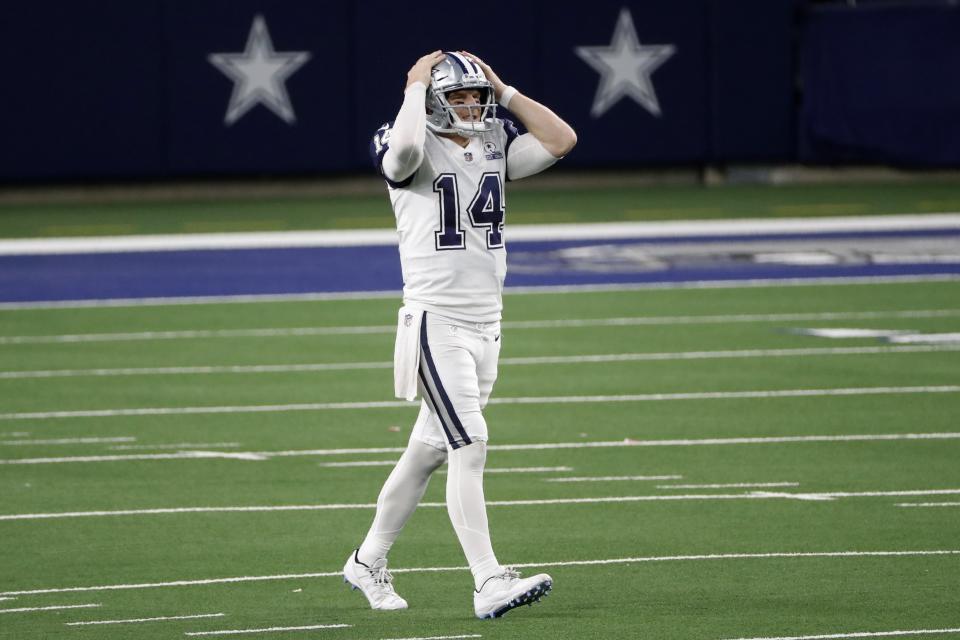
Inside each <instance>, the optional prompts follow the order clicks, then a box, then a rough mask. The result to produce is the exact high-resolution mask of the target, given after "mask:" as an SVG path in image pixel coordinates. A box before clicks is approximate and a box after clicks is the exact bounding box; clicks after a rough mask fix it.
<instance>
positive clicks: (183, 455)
mask: <svg viewBox="0 0 960 640" xmlns="http://www.w3.org/2000/svg"><path fill="white" fill-rule="evenodd" d="M957 439H960V433H957V432H946V433H883V434H851V435H816V436H762V437H748V438H700V439H679V440H633V439H631V438H625V439H623V440H612V441H596V442H543V443H528V444H494V445H490V446H488V447H487V449H488V450H489V451H543V450H550V449H598V448H619V447H699V446H727V445H744V444H793V443H805V442H874V441H875V442H890V441H901V440H908V441H909V440H957ZM404 450H405V448H404V447H372V448H366V449H296V450H288V451H245V452H240V451H238V452H234V453H221V452H211V451H179V452H177V453H138V454H125V455H112V456H71V457H63V458H8V459H0V465H4V464H66V463H73V462H123V461H130V460H199V459H204V458H212V457H221V458H232V459H237V460H265V459H267V460H268V459H271V458H287V457H300V456H336V455H345V454H374V453H403V451H404Z"/></svg>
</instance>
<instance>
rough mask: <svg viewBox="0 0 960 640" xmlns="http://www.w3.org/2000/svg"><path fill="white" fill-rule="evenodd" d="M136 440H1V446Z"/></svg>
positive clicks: (130, 438)
mask: <svg viewBox="0 0 960 640" xmlns="http://www.w3.org/2000/svg"><path fill="white" fill-rule="evenodd" d="M136 440H137V439H136V438H132V437H118V438H57V439H51V440H0V445H5V446H16V445H48V444H104V443H109V442H136Z"/></svg>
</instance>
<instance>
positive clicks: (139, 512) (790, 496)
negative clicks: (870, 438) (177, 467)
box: [0, 489, 960, 521]
mask: <svg viewBox="0 0 960 640" xmlns="http://www.w3.org/2000/svg"><path fill="white" fill-rule="evenodd" d="M940 495H960V489H909V490H898V491H834V492H821V493H788V492H773V491H751V492H744V493H693V494H675V495H670V494H668V495H663V494H657V495H641V496H606V497H598V498H549V499H542V500H534V499H531V500H488V501H487V506H488V507H516V506H543V505H556V504H605V503H618V502H621V503H630V502H679V501H688V500H812V501H831V500H836V499H837V498H883V497H893V496H940ZM418 506H419V507H420V508H422V509H446V507H447V503H446V502H421V503H420V504H419V505H418ZM376 508H377V505H376V503H326V504H290V505H246V506H227V507H168V508H156V509H120V510H115V511H56V512H51V513H8V514H3V515H0V521H5V520H54V519H62V518H106V517H120V516H153V515H174V514H187V513H269V512H288V511H349V510H357V509H376Z"/></svg>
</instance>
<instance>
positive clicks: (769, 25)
mask: <svg viewBox="0 0 960 640" xmlns="http://www.w3.org/2000/svg"><path fill="white" fill-rule="evenodd" d="M421 6H422V10H414V9H411V8H409V7H407V6H404V5H401V4H398V3H393V2H386V1H380V0H358V1H357V2H352V3H318V2H308V1H306V0H137V1H136V2H131V1H130V0H97V1H96V2H66V1H65V0H30V1H29V2H28V1H27V0H11V2H10V3H8V4H7V6H6V7H5V10H4V12H3V13H4V15H3V16H2V17H0V54H2V56H3V57H2V59H3V60H4V62H5V64H4V72H3V80H4V82H3V85H4V88H3V91H2V94H0V95H2V100H0V113H2V118H0V149H2V150H0V181H4V182H14V181H31V180H39V181H46V180H79V179H107V180H110V179H130V178H161V179H162V178H168V177H190V176H213V175H218V176H224V175H226V176H230V175H237V176H250V175H287V174H316V173H338V172H340V173H342V172H356V171H365V170H368V168H369V166H370V164H369V158H368V141H369V139H370V137H371V135H372V133H373V132H374V131H375V130H376V128H377V127H378V126H379V125H380V124H381V123H382V122H384V121H386V120H390V119H392V118H393V116H394V114H395V113H396V111H397V108H398V107H399V104H400V101H401V98H402V89H403V86H404V82H405V78H406V72H407V70H408V68H409V67H410V66H411V64H412V63H413V62H414V61H415V60H416V59H417V58H418V57H419V56H420V55H422V54H423V53H425V52H426V51H429V50H432V49H437V48H443V49H451V48H457V49H465V50H469V51H473V52H475V53H477V54H478V55H481V56H482V57H484V58H485V59H486V60H487V61H488V62H490V63H491V65H492V66H493V68H494V69H495V70H497V71H498V72H499V73H500V74H501V76H502V77H503V78H504V80H506V81H507V82H509V83H511V84H513V85H515V86H517V87H518V88H519V89H521V90H522V91H524V92H525V93H527V94H529V95H531V96H533V97H534V98H537V99H539V100H541V101H542V102H544V103H545V104H547V105H549V106H550V107H551V108H553V109H554V110H555V111H557V112H558V113H559V114H560V115H562V116H563V117H564V118H565V119H567V120H568V121H570V122H571V123H572V124H573V125H574V127H575V128H576V130H577V131H578V133H579V135H580V144H579V146H578V147H577V149H576V151H575V152H574V153H573V154H572V155H571V156H570V157H569V158H568V159H567V160H566V161H565V163H564V164H565V166H567V167H580V168H598V167H608V168H623V167H650V166H688V165H701V164H706V163H718V164H723V163H746V162H796V161H803V162H808V163H837V162H858V163H863V162H868V163H869V162H878V163H888V164H902V165H910V166H958V165H960V117H958V116H960V83H958V82H957V81H956V78H957V76H956V70H957V69H958V68H960V6H958V5H957V4H956V3H955V2H949V1H948V0H945V1H944V2H924V1H917V2H911V3H909V4H907V5H903V4H896V3H894V4H891V3H887V2H879V1H878V2H874V3H868V4H866V5H864V4H863V3H861V4H860V6H858V7H855V8H851V7H846V6H831V5H829V4H817V5H810V4H808V3H806V2H803V0H644V1H642V2H639V1H638V2H623V1H622V0H621V1H616V2H614V1H611V0H593V1H591V2H589V3H575V4H570V5H567V4H564V3H557V2H545V1H544V2H517V3H499V4H497V5H473V7H472V8H470V9H469V10H468V9H467V8H466V7H455V6H451V5H450V4H449V3H448V4H446V5H421ZM258 52H259V58H258ZM271 52H272V53H271ZM218 56H219V57H218ZM217 61H219V64H218V63H217ZM258 61H259V63H260V64H261V67H260V71H261V73H260V75H256V74H255V72H256V71H257V69H256V65H257V64H258ZM264 64H266V65H268V67H269V65H273V66H272V67H269V68H268V67H264V66H263V65H264ZM264 69H267V70H272V71H273V73H272V74H270V73H266V72H265V71H264ZM231 70H232V73H231ZM618 71H619V74H618V73H617V72H618ZM244 73H247V74H248V75H244ZM253 77H259V78H266V79H267V80H269V79H271V78H272V79H273V82H272V83H271V82H267V81H264V83H263V86H262V87H260V89H259V90H254V89H255V87H254V86H253V85H250V84H247V85H245V84H244V82H243V81H242V80H243V79H244V78H247V79H250V78H253ZM245 90H246V92H245Z"/></svg>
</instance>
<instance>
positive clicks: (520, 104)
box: [343, 51, 577, 618]
mask: <svg viewBox="0 0 960 640" xmlns="http://www.w3.org/2000/svg"><path fill="white" fill-rule="evenodd" d="M498 105H500V106H503V107H504V108H509V109H510V111H511V112H512V113H513V114H515V115H516V117H517V118H518V119H519V120H520V122H521V123H522V124H523V125H524V127H526V129H527V131H528V133H524V134H523V135H519V133H518V131H517V129H516V128H515V127H514V125H513V123H512V122H510V121H509V120H505V119H499V118H497V117H496V110H497V106H498ZM576 142H577V137H576V134H575V133H574V131H573V129H572V128H571V127H570V126H569V125H568V124H567V123H566V122H564V121H563V120H562V119H560V118H559V117H558V116H557V115H556V114H555V113H553V112H552V111H551V110H550V109H548V108H547V107H545V106H543V105H542V104H540V103H538V102H536V101H534V100H533V99H531V98H529V97H527V96H525V95H523V94H521V93H520V92H518V91H517V90H516V89H515V88H513V87H511V86H508V85H506V84H505V83H504V82H503V81H502V80H501V79H500V78H499V77H498V76H497V74H496V73H494V72H493V70H492V69H491V68H490V66H489V65H487V64H486V63H485V62H484V61H483V60H481V59H480V58H478V57H477V56H476V55H473V54H471V53H468V52H465V51H459V52H449V51H448V52H442V51H434V52H432V53H429V54H427V55H425V56H423V57H422V58H420V59H419V60H418V61H417V62H416V64H414V65H413V67H412V68H411V69H410V71H409V72H408V73H407V85H406V89H405V91H404V99H403V104H402V106H401V107H400V111H399V113H398V114H397V117H396V119H395V120H394V121H393V122H390V123H387V124H384V125H383V126H382V127H380V129H379V130H377V132H376V134H375V135H374V137H373V141H372V144H371V154H372V156H373V161H374V164H375V165H376V167H377V169H378V170H379V172H380V174H381V175H382V176H383V178H384V180H385V181H386V183H387V187H388V192H389V195H390V202H391V204H392V206H393V211H394V214H395V216H396V219H397V231H398V233H399V236H400V261H401V268H402V271H403V282H404V287H403V302H404V304H403V307H402V308H401V309H400V313H399V318H398V326H397V341H396V349H395V352H394V380H395V392H396V395H397V397H401V398H406V399H407V400H413V399H415V398H416V396H417V395H418V394H419V395H420V397H421V403H420V414H419V416H418V418H417V421H416V424H415V425H414V427H413V432H412V434H411V437H410V441H409V444H408V446H407V448H406V450H405V451H404V453H403V455H402V456H401V458H400V461H399V462H398V463H397V465H396V467H395V468H394V469H393V471H392V472H391V474H390V476H389V477H388V478H387V481H386V483H385V484H384V486H383V489H382V490H381V492H380V496H379V498H378V500H377V512H376V516H375V517H374V520H373V524H372V526H371V527H370V530H369V532H368V533H367V536H366V538H365V539H364V541H363V543H362V544H361V545H360V547H359V548H358V549H356V550H355V551H354V552H352V553H351V554H350V557H349V558H348V559H347V562H346V565H345V566H344V568H343V575H344V580H345V581H346V582H348V583H349V584H350V585H351V586H352V587H353V588H354V589H360V590H361V591H362V592H363V594H364V595H365V596H366V597H367V599H368V600H369V602H370V606H371V607H372V608H374V609H405V608H407V602H406V601H405V600H404V599H403V598H401V597H400V596H399V595H398V594H397V593H396V591H395V589H394V586H393V579H392V576H391V574H390V572H389V571H388V570H387V552H388V551H389V550H390V547H391V546H392V545H393V543H394V541H395V540H396V539H397V537H398V536H399V534H400V531H401V530H402V529H403V526H404V524H406V522H407V520H408V519H409V518H410V516H411V515H412V514H413V511H414V510H415V509H416V507H417V504H418V503H419V502H420V499H421V498H422V497H423V494H424V491H426V488H427V483H428V481H429V479H430V476H431V474H432V473H433V472H434V471H436V470H437V469H438V468H439V467H440V466H441V465H442V464H443V463H444V462H447V463H448V465H449V469H448V475H447V485H446V495H447V511H448V514H449V516H450V520H451V522H452V523H453V527H454V530H455V531H456V534H457V537H458V539H459V541H460V545H461V546H462V548H463V552H464V555H465V556H466V559H467V562H468V563H469V565H470V570H471V572H472V573H473V579H474V588H475V589H474V612H475V613H476V615H477V617H480V618H496V617H499V616H501V615H503V614H504V613H506V612H507V611H509V610H511V609H513V608H515V607H518V606H520V605H522V604H532V603H533V602H535V601H537V600H539V599H540V597H541V596H544V595H546V594H547V593H548V592H549V591H550V589H551V587H552V585H553V581H552V579H551V578H550V576H548V575H546V574H539V575H536V576H533V577H531V578H526V579H524V578H521V577H520V575H519V573H517V572H516V571H514V570H512V569H511V568H509V567H504V566H502V565H501V564H500V563H499V561H498V560H497V557H496V555H495V554H494V551H493V546H492V544H491V542H490V534H489V530H488V526H487V513H486V504H485V502H484V496H483V468H484V464H485V461H486V456H487V449H486V447H487V444H486V443H487V424H486V421H485V420H484V417H483V413H482V410H483V408H484V406H485V405H486V403H487V400H488V398H489V397H490V392H491V390H492V389H493V384H494V381H495V380H496V377H497V360H498V358H499V354H500V344H501V336H500V314H501V309H502V301H501V294H502V291H503V280H504V276H505V275H506V264H507V263H506V249H505V234H504V217H505V214H506V198H505V194H504V186H505V184H506V182H507V181H508V180H518V179H520V178H524V177H527V176H530V175H533V174H535V173H538V172H540V171H543V170H544V169H546V168H547V167H549V166H550V165H552V164H554V163H555V162H556V161H557V160H558V159H559V158H562V157H563V156H565V155H566V154H567V153H569V152H570V150H571V149H573V146H574V145H575V144H576Z"/></svg>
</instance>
